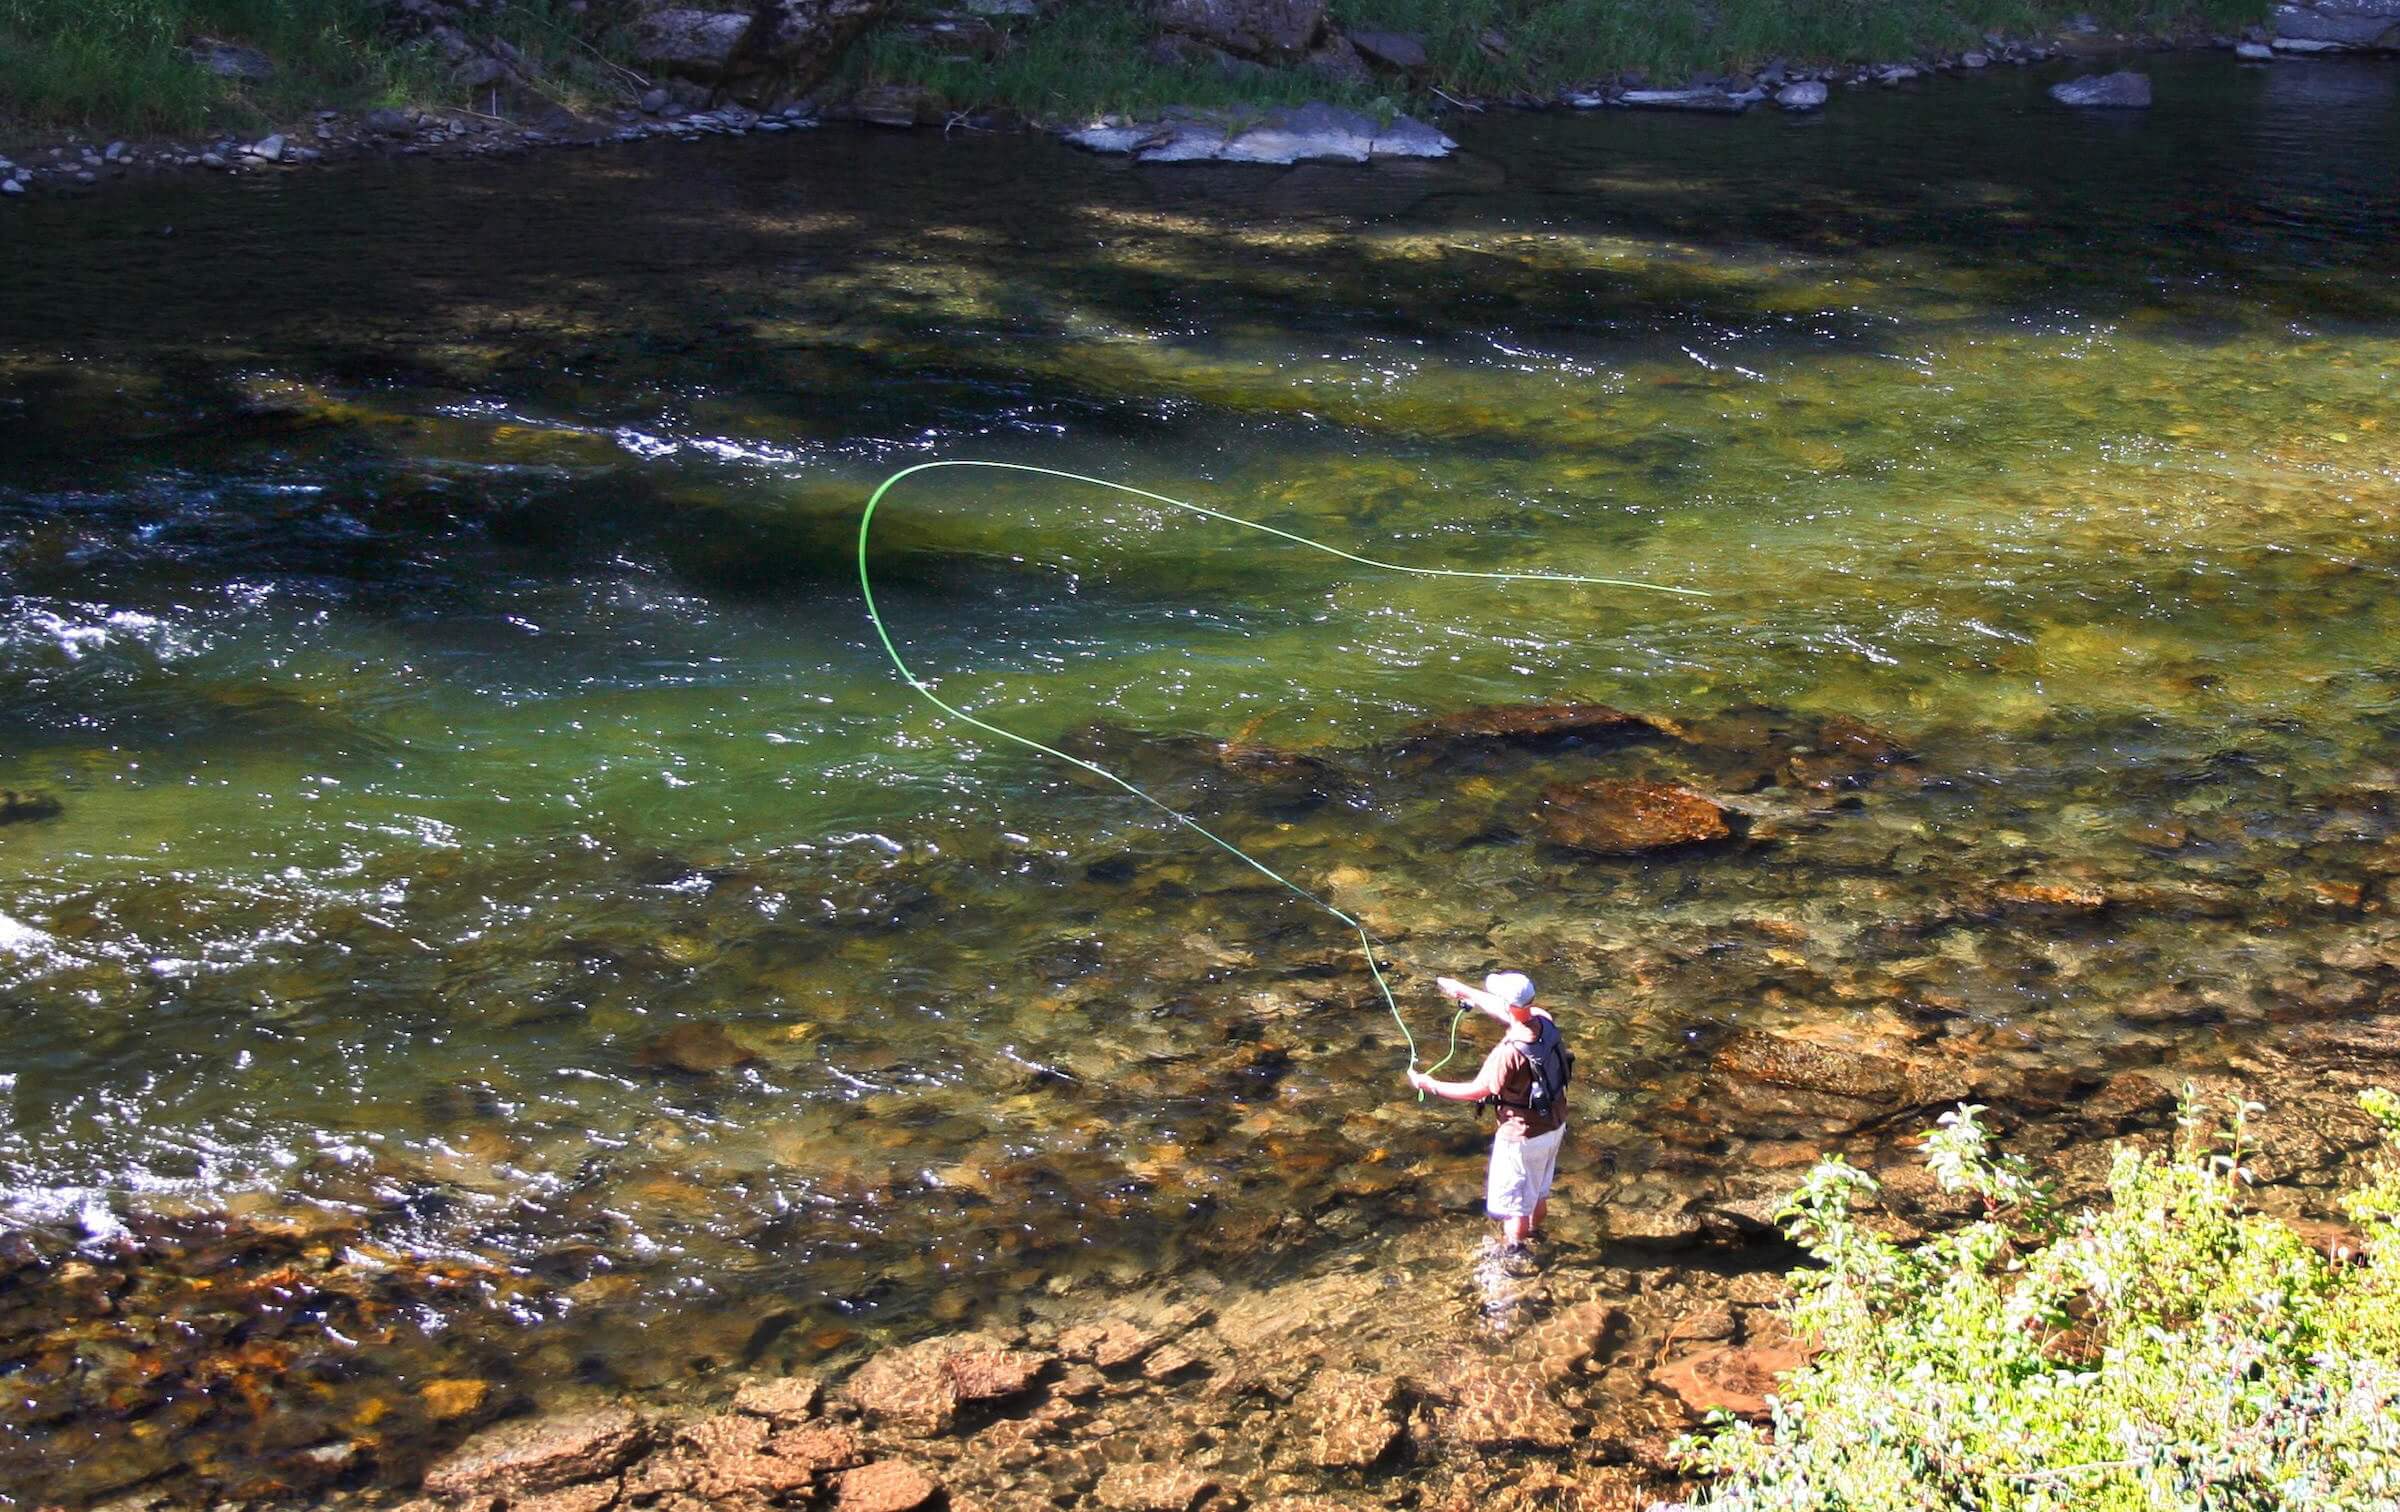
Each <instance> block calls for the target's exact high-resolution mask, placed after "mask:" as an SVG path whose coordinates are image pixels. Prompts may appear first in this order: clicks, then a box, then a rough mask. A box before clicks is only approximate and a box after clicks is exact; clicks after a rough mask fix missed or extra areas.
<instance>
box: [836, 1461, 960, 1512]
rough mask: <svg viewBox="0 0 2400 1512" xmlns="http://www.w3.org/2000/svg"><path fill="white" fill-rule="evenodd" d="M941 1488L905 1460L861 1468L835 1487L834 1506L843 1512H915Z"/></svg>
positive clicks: (844, 1477)
mask: <svg viewBox="0 0 2400 1512" xmlns="http://www.w3.org/2000/svg"><path fill="white" fill-rule="evenodd" d="M941 1489H942V1488H941V1486H940V1485H939V1484H938V1483H937V1482H936V1481H935V1480H934V1479H933V1477H931V1476H929V1475H927V1474H926V1473H925V1472H924V1471H922V1470H920V1469H918V1468H917V1467H916V1466H914V1465H912V1464H910V1463H908V1461H906V1460H879V1461H877V1462H876V1463H874V1464H872V1465H861V1466H860V1467H859V1468H857V1469H856V1470H852V1471H850V1472H849V1473H848V1474H846V1475H844V1476H842V1478H841V1479H840V1480H839V1481H837V1482H836V1483H835V1490H834V1505H835V1506H837V1507H839V1508H841V1509H842V1512H916V1509H917V1508H919V1507H922V1506H924V1505H925V1504H926V1503H927V1502H929V1501H931V1500H933V1498H934V1497H935V1495H937V1494H938V1493H939V1492H940V1491H941Z"/></svg>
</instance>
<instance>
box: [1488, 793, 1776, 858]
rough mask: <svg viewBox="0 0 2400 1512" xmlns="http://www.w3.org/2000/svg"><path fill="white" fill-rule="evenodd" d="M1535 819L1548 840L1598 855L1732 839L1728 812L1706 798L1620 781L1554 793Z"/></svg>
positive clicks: (1546, 796)
mask: <svg viewBox="0 0 2400 1512" xmlns="http://www.w3.org/2000/svg"><path fill="white" fill-rule="evenodd" d="M1536 821H1537V823H1538V824H1539V826H1540V829H1541V833H1542V837H1543V838H1544V839H1547V840H1551V841H1554V842H1556V843H1557V844H1560V845H1564V846H1567V847H1569V848H1570V849H1573V850H1579V851H1585V852H1588V853H1590V854H1592V855H1596V856H1638V855H1641V854H1643V853H1645V852H1648V851H1660V850H1673V849H1676V848H1678V847H1681V846H1686V845H1708V844H1712V843H1714V842H1716V841H1720V840H1726V839H1730V838H1732V835H1733V826H1732V825H1731V824H1730V823H1729V822H1727V818H1726V810H1725V808H1724V807H1723V806H1722V805H1721V804H1719V803H1717V802H1716V801H1715V800H1713V799H1711V798H1709V797H1707V796H1706V795H1704V794H1701V793H1695V792H1693V791H1692V790H1691V789H1690V788H1687V787H1678V786H1676V785H1675V784H1673V783H1669V782H1646V781H1641V780H1638V779H1634V778H1621V777H1603V778H1600V779H1598V780H1597V781H1593V782H1583V783H1575V784H1569V785H1562V786H1559V787H1554V788H1552V789H1550V791H1549V792H1548V793H1546V794H1544V795H1543V799H1542V807H1541V809H1540V811H1539V813H1538V814H1537V815H1536Z"/></svg>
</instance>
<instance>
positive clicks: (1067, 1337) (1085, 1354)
mask: <svg viewBox="0 0 2400 1512" xmlns="http://www.w3.org/2000/svg"><path fill="white" fill-rule="evenodd" d="M1150 1345H1151V1341H1150V1340H1149V1339H1148V1338H1147V1337H1145V1336H1144V1335H1143V1334H1142V1332H1141V1331H1140V1330H1139V1329H1137V1328H1135V1327H1134V1326H1133V1325H1132V1324H1131V1323H1128V1322H1126V1321H1125V1320H1124V1319H1122V1318H1110V1319H1109V1320H1107V1321H1106V1322H1104V1323H1085V1324H1082V1325H1079V1326H1077V1327H1075V1328H1070V1329H1068V1330H1067V1331H1066V1332H1065V1333H1062V1334H1060V1335H1059V1336H1058V1352H1059V1353H1060V1354H1062V1355H1064V1356H1066V1357H1067V1358H1068V1359H1070V1360H1087V1361H1089V1362H1090V1363H1092V1364H1094V1365H1097V1366H1099V1367H1100V1368H1101V1369H1102V1370H1114V1369H1116V1368H1117V1367H1118V1366H1120V1365H1130V1364H1132V1363H1133V1362H1134V1361H1136V1360H1138V1359H1140V1358H1141V1357H1142V1356H1143V1355H1145V1354H1148V1353H1149V1352H1150Z"/></svg>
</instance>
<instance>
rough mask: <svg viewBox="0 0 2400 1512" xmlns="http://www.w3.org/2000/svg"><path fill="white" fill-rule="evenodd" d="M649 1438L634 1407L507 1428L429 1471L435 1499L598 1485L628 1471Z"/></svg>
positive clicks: (428, 1487) (459, 1450)
mask: <svg viewBox="0 0 2400 1512" xmlns="http://www.w3.org/2000/svg"><path fill="white" fill-rule="evenodd" d="M646 1436H647V1434H646V1431H645V1428H644V1425H643V1422H642V1419H641V1418H640V1417H639V1416H638V1415H636V1414H635V1413H634V1411H633V1409H632V1408H630V1407H623V1406H610V1407H596V1408H593V1409H590V1410H589V1411H584V1412H568V1413H560V1414H558V1415H555V1416H551V1417H539V1418H526V1419H521V1420H519V1421H517V1422H512V1423H503V1424H500V1425H499V1426H498V1427H495V1428H487V1429H485V1430H484V1431H483V1432H481V1433H479V1434H477V1435H475V1437H473V1438H471V1439H469V1440H467V1441H466V1443H464V1444H462V1445H460V1446H459V1447H458V1448H457V1449H456V1450H455V1451H453V1452H452V1453H451V1454H450V1456H449V1457H448V1458H446V1459H444V1460H443V1461H442V1462H441V1463H439V1464H437V1465H435V1466H434V1467H433V1468H432V1469H431V1470H428V1471H427V1472H425V1489H426V1490H427V1491H428V1492H430V1493H432V1494H433V1495H435V1496H485V1497H490V1496H516V1495H522V1494H525V1493H529V1492H538V1491H554V1490H557V1489H559V1488H560V1487H563V1486H569V1485H573V1484H575V1483H576V1482H579V1481H591V1480H598V1479H600V1478H601V1477H602V1476H605V1475H611V1474H614V1473H615V1472H616V1471H618V1470H621V1469H623V1468H624V1466H625V1464H626V1462H627V1461H629V1460H631V1459H632V1458H633V1457H634V1455H635V1454H636V1453H637V1452H638V1451H639V1450H640V1449H641V1447H642V1444H643V1441H644V1439H645V1438H646Z"/></svg>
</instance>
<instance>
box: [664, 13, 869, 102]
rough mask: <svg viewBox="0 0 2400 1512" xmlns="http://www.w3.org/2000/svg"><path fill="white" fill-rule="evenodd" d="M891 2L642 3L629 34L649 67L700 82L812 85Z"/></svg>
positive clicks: (788, 85) (799, 86)
mask: <svg viewBox="0 0 2400 1512" xmlns="http://www.w3.org/2000/svg"><path fill="white" fill-rule="evenodd" d="M889 4H890V0H749V3H747V4H737V3H728V0H714V3H706V4H698V5H674V4H659V3H656V0H647V3H637V4H636V5H635V7H634V10H633V14H632V17H631V20H630V23H629V24H628V25H627V27H626V36H627V37H628V38H629V39H630V41H631V43H632V46H633V53H634V60H635V62H636V63H638V64H640V65H641V66H642V67H644V68H649V69H653V70H655V71H657V72H660V73H671V74H678V75H681V76H682V77H685V78H689V79H698V80H700V81H702V82H703V83H710V84H726V83H730V82H732V81H734V80H736V79H741V78H750V77H762V76H763V77H771V78H774V79H776V80H778V81H780V82H781V83H783V84H784V85H785V86H786V87H790V88H801V87H805V86H806V85H809V84H812V83H814V82H815V81H816V80H817V79H818V78H819V77H820V76H821V75H822V74H823V73H824V72H825V70H826V68H827V67H828V66H829V65H830V64H831V63H832V62H833V60H834V58H835V57H836V56H838V55H839V54H840V52H841V50H842V49H843V48H844V47H847V46H848V45H849V44H850V42H851V40H852V39H853V38H855V37H856V36H857V35H858V34H859V32H861V31H862V30H864V29H865V28H866V26H867V24H868V23H869V22H871V21H873V20H874V19H875V18H876V17H877V16H879V15H881V14H882V13H883V12H884V10H885V9H887V8H888V6H889Z"/></svg>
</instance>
